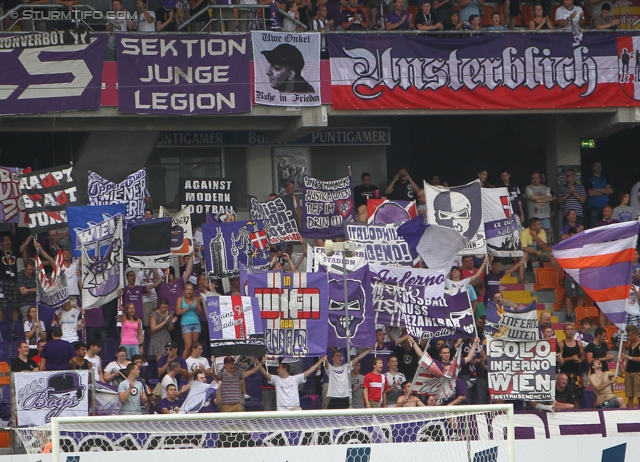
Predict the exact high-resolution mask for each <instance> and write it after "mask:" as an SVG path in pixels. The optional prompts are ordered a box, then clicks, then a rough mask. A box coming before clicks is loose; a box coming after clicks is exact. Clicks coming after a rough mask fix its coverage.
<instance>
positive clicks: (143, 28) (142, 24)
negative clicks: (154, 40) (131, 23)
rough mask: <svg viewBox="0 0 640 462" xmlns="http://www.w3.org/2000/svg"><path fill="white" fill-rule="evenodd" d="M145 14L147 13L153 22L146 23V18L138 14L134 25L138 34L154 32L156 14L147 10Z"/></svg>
mask: <svg viewBox="0 0 640 462" xmlns="http://www.w3.org/2000/svg"><path fill="white" fill-rule="evenodd" d="M147 13H149V16H151V17H152V18H153V21H151V22H149V21H147V17H146V16H145V15H144V14H143V13H141V12H138V20H137V24H136V25H135V26H136V30H137V31H138V32H155V31H156V12H155V11H149V10H147Z"/></svg>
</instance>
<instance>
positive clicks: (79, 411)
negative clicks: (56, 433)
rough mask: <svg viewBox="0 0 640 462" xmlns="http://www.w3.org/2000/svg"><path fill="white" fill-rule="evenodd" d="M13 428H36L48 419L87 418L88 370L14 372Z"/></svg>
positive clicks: (49, 420) (47, 421)
mask: <svg viewBox="0 0 640 462" xmlns="http://www.w3.org/2000/svg"><path fill="white" fill-rule="evenodd" d="M12 375H13V383H14V385H15V390H16V420H17V425H18V426H20V427H24V426H29V427H31V426H36V425H44V424H47V423H50V422H51V418H52V417H71V416H87V415H89V371H88V370H86V371H51V372H24V373H15V374H12Z"/></svg>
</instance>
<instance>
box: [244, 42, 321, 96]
mask: <svg viewBox="0 0 640 462" xmlns="http://www.w3.org/2000/svg"><path fill="white" fill-rule="evenodd" d="M251 44H252V46H253V75H254V81H255V94H254V99H255V102H256V103H257V104H265V105H267V106H297V107H299V106H320V104H321V98H320V34H317V33H308V34H307V33H293V34H291V33H287V32H268V31H259V32H258V31H254V32H251Z"/></svg>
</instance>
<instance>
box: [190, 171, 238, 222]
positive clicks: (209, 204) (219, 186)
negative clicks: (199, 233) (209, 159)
mask: <svg viewBox="0 0 640 462" xmlns="http://www.w3.org/2000/svg"><path fill="white" fill-rule="evenodd" d="M237 200H238V199H237V193H236V181H235V180H233V179H231V178H210V179H204V178H180V206H181V207H189V210H190V212H191V223H192V224H193V225H194V226H200V225H201V224H203V223H205V222H206V218H207V212H209V213H211V214H212V215H218V214H224V213H230V212H237Z"/></svg>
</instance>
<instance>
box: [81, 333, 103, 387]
mask: <svg viewBox="0 0 640 462" xmlns="http://www.w3.org/2000/svg"><path fill="white" fill-rule="evenodd" d="M100 350H102V345H100V344H99V343H98V342H96V341H95V340H93V341H90V342H89V348H88V349H87V355H86V356H85V357H84V359H86V360H87V361H89V362H90V363H91V365H92V366H93V370H94V371H96V375H97V377H96V379H97V380H99V381H100V382H104V381H105V380H104V373H103V372H102V359H100V356H98V353H100Z"/></svg>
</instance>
